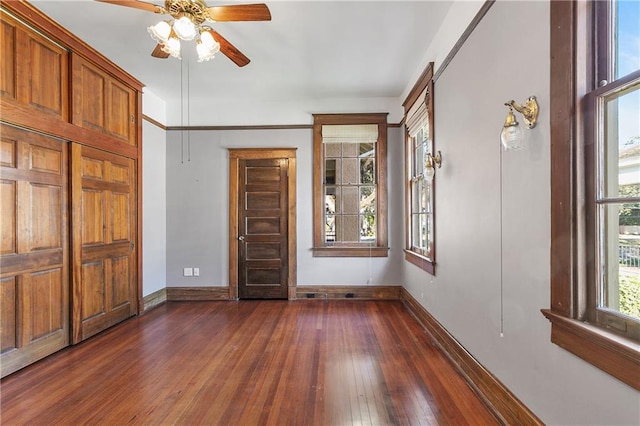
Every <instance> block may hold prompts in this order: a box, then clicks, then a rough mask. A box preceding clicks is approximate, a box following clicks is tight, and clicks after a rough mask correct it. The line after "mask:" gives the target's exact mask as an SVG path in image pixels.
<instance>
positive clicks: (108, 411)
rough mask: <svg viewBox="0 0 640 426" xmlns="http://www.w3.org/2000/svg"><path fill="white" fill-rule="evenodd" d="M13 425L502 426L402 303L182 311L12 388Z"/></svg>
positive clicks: (7, 405)
mask: <svg viewBox="0 0 640 426" xmlns="http://www.w3.org/2000/svg"><path fill="white" fill-rule="evenodd" d="M0 398H1V401H0V403H1V405H0V411H1V418H0V421H1V423H2V424H3V425H5V424H6V425H14V424H16V425H17V424H29V425H35V424H66V425H75V424H110V425H111V424H118V425H124V424H150V425H159V424H185V425H195V424H220V425H396V424H399V425H447V424H450V425H464V424H469V425H490V424H497V421H496V419H495V418H494V417H493V416H492V415H491V413H490V412H489V411H488V410H487V408H486V407H485V406H484V405H483V404H482V402H481V401H480V400H479V399H478V397H477V396H476V395H475V394H474V393H473V391H472V390H471V389H470V388H469V386H468V385H467V384H466V383H465V382H464V380H463V379H462V378H461V377H460V376H459V375H458V374H457V373H456V372H455V370H454V369H453V368H452V367H451V365H450V364H449V363H448V362H447V361H446V359H445V358H444V357H443V355H442V354H441V353H440V352H439V350H438V349H437V348H436V347H435V346H434V344H433V343H432V342H431V341H430V339H429V337H428V336H427V334H426V333H425V332H424V330H423V329H422V328H421V327H420V325H419V324H418V323H417V322H416V321H415V320H414V319H413V318H412V317H411V316H410V315H409V314H408V313H407V311H406V310H405V309H404V307H403V305H402V304H401V303H400V302H378V301H354V302H350V301H328V302H320V301H297V302H287V301H241V302H172V303H167V304H165V305H163V306H160V307H158V308H156V309H154V310H153V311H151V312H149V313H147V314H145V315H143V316H141V317H137V318H132V319H130V320H128V321H126V322H125V323H123V324H120V325H118V326H115V327H113V328H111V329H109V330H108V331H106V332H103V333H101V334H99V335H97V336H95V337H93V338H90V339H89V340H88V341H85V342H83V343H81V344H79V345H77V346H74V347H71V348H67V349H64V350H62V351H60V352H58V353H56V354H55V355H52V356H50V357H48V358H46V359H44V360H42V361H40V362H38V363H36V364H34V365H32V366H30V367H27V368H25V369H23V370H21V371H19V372H17V373H14V374H12V375H10V376H8V377H6V378H4V379H3V380H2V382H1V388H0Z"/></svg>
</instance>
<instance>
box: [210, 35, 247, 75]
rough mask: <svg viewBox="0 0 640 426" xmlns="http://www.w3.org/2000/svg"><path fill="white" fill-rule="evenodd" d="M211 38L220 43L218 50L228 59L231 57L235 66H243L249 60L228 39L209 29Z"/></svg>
mask: <svg viewBox="0 0 640 426" xmlns="http://www.w3.org/2000/svg"><path fill="white" fill-rule="evenodd" d="M209 32H210V33H211V35H212V36H213V38H214V39H215V40H216V41H217V42H218V43H220V51H221V52H222V53H223V54H224V55H225V56H226V57H227V58H229V59H231V60H232V61H233V62H234V63H235V64H236V65H237V66H239V67H244V66H245V65H247V64H248V63H249V62H251V60H250V59H249V58H247V57H246V56H244V54H243V53H242V52H240V51H239V50H238V49H236V47H235V46H234V45H233V44H231V43H229V41H228V40H227V39H226V38H224V37H222V36H221V35H220V33H218V32H217V31H216V30H209Z"/></svg>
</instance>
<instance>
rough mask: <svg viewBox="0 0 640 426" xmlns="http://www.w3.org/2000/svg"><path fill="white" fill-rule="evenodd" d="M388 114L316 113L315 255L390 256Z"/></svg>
mask: <svg viewBox="0 0 640 426" xmlns="http://www.w3.org/2000/svg"><path fill="white" fill-rule="evenodd" d="M386 117H387V114H315V115H314V247H313V253H314V256H356V257H359V256H367V257H368V256H373V257H379V256H387V252H388V247H387V223H386V222H387V216H386V215H387V211H386V207H387V202H386V140H387V127H386V126H387V122H386Z"/></svg>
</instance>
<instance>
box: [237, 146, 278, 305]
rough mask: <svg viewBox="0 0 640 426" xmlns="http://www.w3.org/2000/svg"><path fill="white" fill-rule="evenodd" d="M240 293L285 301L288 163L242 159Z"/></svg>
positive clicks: (240, 182)
mask: <svg viewBox="0 0 640 426" xmlns="http://www.w3.org/2000/svg"><path fill="white" fill-rule="evenodd" d="M239 166H240V167H239V169H240V170H239V172H240V175H239V185H238V191H239V194H238V224H239V235H238V240H239V241H238V291H239V296H240V298H241V299H286V298H287V292H288V290H287V288H288V265H287V259H288V254H287V249H288V239H287V218H288V212H287V206H288V202H287V192H288V191H287V169H288V160H287V159H286V158H280V159H255V160H254V159H247V160H240V164H239Z"/></svg>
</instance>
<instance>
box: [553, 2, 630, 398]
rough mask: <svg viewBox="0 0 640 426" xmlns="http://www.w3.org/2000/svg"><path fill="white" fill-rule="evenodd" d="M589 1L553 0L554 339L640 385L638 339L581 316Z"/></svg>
mask: <svg viewBox="0 0 640 426" xmlns="http://www.w3.org/2000/svg"><path fill="white" fill-rule="evenodd" d="M591 4H592V3H591V2H589V1H585V0H580V1H576V2H565V1H552V2H551V5H550V7H551V12H550V15H551V19H550V31H551V34H550V36H551V37H550V42H551V43H550V48H551V67H550V91H549V93H550V94H551V98H550V117H551V118H550V121H551V123H550V124H551V126H550V128H551V167H550V169H551V250H550V255H551V256H550V266H551V276H550V290H551V307H550V309H543V310H542V313H543V314H544V316H545V317H546V318H547V319H549V321H551V342H553V343H555V344H557V345H558V346H560V347H562V348H564V349H565V350H567V351H569V352H571V353H573V354H574V355H577V356H578V357H580V358H582V359H584V360H585V361H587V362H589V363H591V364H592V365H594V366H596V367H598V368H599V369H601V370H603V371H605V372H607V373H608V374H610V375H612V376H613V377H615V378H617V379H619V380H621V381H622V382H624V383H626V384H628V385H629V386H631V387H633V388H634V389H636V390H640V344H638V343H637V342H635V341H632V340H630V339H627V338H624V337H620V336H618V335H616V334H614V333H612V332H610V331H607V330H606V329H603V328H600V327H596V326H594V325H592V324H590V323H588V322H585V321H583V319H584V318H585V307H586V303H587V287H588V283H587V281H586V280H585V279H583V278H581V274H580V273H579V268H583V267H584V265H583V264H582V263H583V259H586V252H585V251H584V249H583V248H582V247H583V246H584V244H583V243H584V241H585V235H584V231H582V230H583V229H585V227H584V223H580V222H579V217H580V216H579V215H578V214H577V213H578V211H579V210H580V212H582V209H584V205H582V204H583V203H581V198H580V197H581V195H580V194H581V193H584V182H581V181H580V178H581V177H583V173H584V170H582V169H581V167H580V164H581V161H578V160H579V156H582V155H584V154H585V153H584V152H583V147H582V146H581V145H582V144H583V140H584V137H585V135H584V133H583V129H581V127H580V126H579V123H581V122H582V121H583V115H584V113H585V111H584V104H583V102H582V98H583V97H584V95H585V94H586V93H587V91H588V87H589V85H593V81H594V78H593V77H594V76H593V75H592V71H591V70H592V68H590V67H588V66H587V65H588V64H587V63H586V62H585V61H584V59H585V58H587V57H589V56H590V54H592V53H593V51H592V49H593V46H592V43H593V33H591V29H590V26H589V25H587V24H589V22H590V19H591V18H592V15H591V13H592V10H591Z"/></svg>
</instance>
